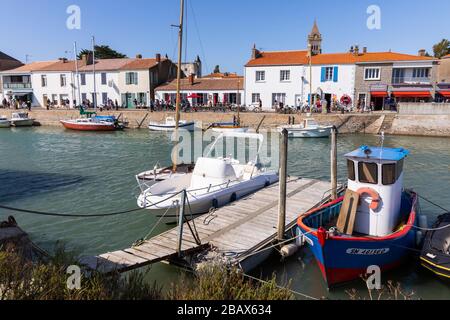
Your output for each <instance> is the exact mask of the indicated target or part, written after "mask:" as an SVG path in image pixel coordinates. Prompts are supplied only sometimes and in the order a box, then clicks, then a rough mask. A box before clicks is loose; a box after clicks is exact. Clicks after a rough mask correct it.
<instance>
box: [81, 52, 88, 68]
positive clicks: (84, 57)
mask: <svg viewBox="0 0 450 320" xmlns="http://www.w3.org/2000/svg"><path fill="white" fill-rule="evenodd" d="M81 62H83V65H85V66H87V54H83V55H82V56H81Z"/></svg>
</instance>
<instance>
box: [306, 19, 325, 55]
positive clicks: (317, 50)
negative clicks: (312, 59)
mask: <svg viewBox="0 0 450 320" xmlns="http://www.w3.org/2000/svg"><path fill="white" fill-rule="evenodd" d="M308 45H311V51H312V54H313V55H317V54H321V53H322V35H321V34H320V31H319V27H318V26H317V21H316V20H314V26H313V28H312V31H311V33H310V34H309V36H308Z"/></svg>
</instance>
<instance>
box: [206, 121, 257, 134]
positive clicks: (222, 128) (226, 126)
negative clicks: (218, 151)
mask: <svg viewBox="0 0 450 320" xmlns="http://www.w3.org/2000/svg"><path fill="white" fill-rule="evenodd" d="M211 129H212V131H214V132H218V133H223V132H241V133H245V132H248V129H249V128H248V127H242V126H240V125H239V124H236V123H233V122H221V123H213V124H212V125H211Z"/></svg>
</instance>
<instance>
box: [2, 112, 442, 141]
mask: <svg viewBox="0 0 450 320" xmlns="http://www.w3.org/2000/svg"><path fill="white" fill-rule="evenodd" d="M12 112H13V111H12V110H5V109H0V114H2V115H6V116H7V117H10V115H11V113H12ZM101 114H111V115H115V116H119V115H121V116H122V117H123V119H125V120H127V121H128V122H129V127H130V128H131V129H136V128H138V127H139V126H140V125H141V128H146V127H147V125H148V123H149V122H150V121H157V122H158V121H164V120H165V118H166V117H168V116H174V113H172V112H148V111H144V110H127V111H104V112H102V113H101ZM30 116H31V117H32V118H34V119H35V120H36V121H37V123H39V124H40V125H42V126H60V125H61V124H60V120H63V119H75V118H77V117H79V113H78V111H76V110H50V111H48V110H43V109H33V111H31V112H30ZM264 116H265V120H264V122H263V125H262V128H263V129H269V128H275V127H277V126H279V125H284V124H287V123H288V121H289V117H295V123H299V122H301V121H302V119H304V118H306V115H305V114H303V115H300V114H296V115H284V114H275V113H242V114H241V121H242V123H243V124H244V125H246V126H250V127H252V128H256V127H258V125H259V123H260V122H261V120H262V118H263V117H264ZM232 118H233V114H232V113H223V112H193V113H183V114H182V119H184V120H195V121H198V122H202V123H203V127H208V126H209V125H210V124H211V123H214V122H230V121H232ZM314 118H315V119H316V120H317V122H319V123H320V124H327V125H335V126H336V127H337V128H338V129H339V132H340V133H367V134H379V133H380V132H382V131H383V132H385V133H386V134H392V135H415V136H443V137H450V115H432V114H429V115H427V114H423V115H408V114H397V113H372V114H335V113H333V114H328V115H322V114H317V115H314Z"/></svg>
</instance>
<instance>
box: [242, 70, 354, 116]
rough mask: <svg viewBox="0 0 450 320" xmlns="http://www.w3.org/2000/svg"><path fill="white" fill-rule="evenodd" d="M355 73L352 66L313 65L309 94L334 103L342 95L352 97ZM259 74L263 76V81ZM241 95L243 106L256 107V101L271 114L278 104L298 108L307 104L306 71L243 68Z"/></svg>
mask: <svg viewBox="0 0 450 320" xmlns="http://www.w3.org/2000/svg"><path fill="white" fill-rule="evenodd" d="M324 70H325V71H324ZM327 71H328V72H327ZM355 71H356V66H355V65H344V64H341V65H313V66H312V94H313V95H315V94H319V95H321V98H324V99H325V98H327V99H337V100H338V101H339V100H340V99H341V98H342V96H344V95H348V96H350V97H353V95H354V91H355ZM261 72H262V73H264V76H263V77H262V76H261ZM324 74H325V77H324ZM262 78H263V79H262ZM245 91H246V92H245V104H246V105H257V104H258V99H261V102H262V105H263V109H264V110H271V109H273V107H274V106H275V104H279V103H280V102H282V103H283V104H284V105H285V106H296V107H297V106H301V105H303V104H305V103H307V102H308V101H309V94H310V91H311V88H310V67H309V66H308V65H302V66H298V65H292V66H259V67H258V66H252V67H246V68H245Z"/></svg>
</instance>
